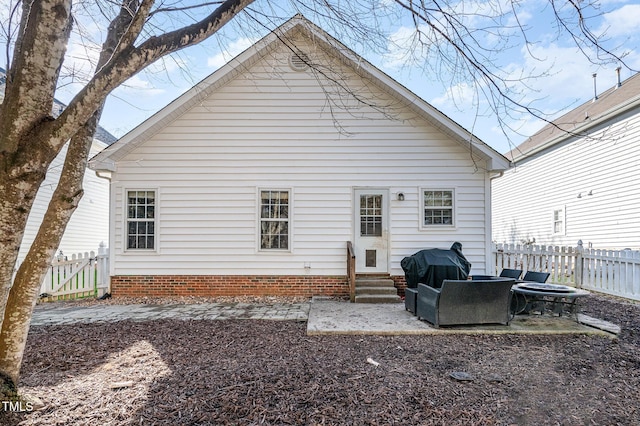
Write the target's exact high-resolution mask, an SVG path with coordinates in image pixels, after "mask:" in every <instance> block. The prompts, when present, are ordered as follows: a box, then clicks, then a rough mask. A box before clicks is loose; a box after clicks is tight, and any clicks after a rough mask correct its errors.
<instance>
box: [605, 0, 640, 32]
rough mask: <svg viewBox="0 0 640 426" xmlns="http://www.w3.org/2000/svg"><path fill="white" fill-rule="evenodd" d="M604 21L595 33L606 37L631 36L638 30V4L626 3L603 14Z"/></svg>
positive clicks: (639, 18)
mask: <svg viewBox="0 0 640 426" xmlns="http://www.w3.org/2000/svg"><path fill="white" fill-rule="evenodd" d="M603 19H604V22H603V24H602V26H601V27H600V29H599V30H598V31H597V32H596V33H597V34H604V35H605V36H606V37H632V36H634V35H636V33H637V32H638V22H639V21H640V4H627V5H624V6H622V7H621V8H619V9H616V10H614V11H612V12H609V13H605V14H604V15H603Z"/></svg>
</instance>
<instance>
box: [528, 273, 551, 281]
mask: <svg viewBox="0 0 640 426" xmlns="http://www.w3.org/2000/svg"><path fill="white" fill-rule="evenodd" d="M549 275H551V274H549V273H548V272H532V271H527V273H526V274H524V278H522V281H531V282H534V283H544V282H547V280H548V279H549Z"/></svg>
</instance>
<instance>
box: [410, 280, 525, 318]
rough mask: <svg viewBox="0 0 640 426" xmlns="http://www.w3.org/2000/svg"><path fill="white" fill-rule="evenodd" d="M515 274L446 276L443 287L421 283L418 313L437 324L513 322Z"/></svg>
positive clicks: (419, 315)
mask: <svg viewBox="0 0 640 426" xmlns="http://www.w3.org/2000/svg"><path fill="white" fill-rule="evenodd" d="M514 283H515V280H514V279H513V278H498V279H495V278H494V279H491V280H444V281H443V282H442V287H441V288H433V287H430V286H428V285H426V284H418V300H417V303H416V315H417V316H418V319H423V320H426V321H428V322H430V323H431V324H433V325H434V326H436V327H440V326H443V325H444V326H446V325H469V324H494V323H497V324H507V325H508V324H509V321H510V320H511V313H510V305H511V286H512V285H513V284H514Z"/></svg>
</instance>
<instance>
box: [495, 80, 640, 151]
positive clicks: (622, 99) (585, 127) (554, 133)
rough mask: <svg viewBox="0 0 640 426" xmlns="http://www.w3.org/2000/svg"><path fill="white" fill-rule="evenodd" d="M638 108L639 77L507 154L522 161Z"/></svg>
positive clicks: (602, 95)
mask: <svg viewBox="0 0 640 426" xmlns="http://www.w3.org/2000/svg"><path fill="white" fill-rule="evenodd" d="M638 107H640V73H638V74H635V75H633V76H632V77H629V78H628V79H626V80H625V81H623V82H622V83H620V84H616V85H615V86H614V87H612V88H610V89H608V90H607V91H605V92H604V93H602V94H600V95H598V96H597V98H596V99H591V100H589V101H587V102H585V103H583V104H582V105H580V106H579V107H577V108H575V109H573V110H571V111H569V112H568V113H566V114H564V115H563V116H561V117H560V118H557V119H556V120H554V121H553V122H551V123H548V124H547V125H546V126H544V127H543V128H542V129H540V130H539V131H538V132H537V133H535V134H534V135H533V136H531V137H530V138H528V139H527V140H525V141H524V142H522V143H521V144H520V145H518V146H517V147H516V148H514V149H513V150H511V151H510V152H508V153H507V154H506V157H507V158H511V159H513V161H514V162H517V161H522V160H524V159H526V158H528V157H531V156H532V155H535V154H537V153H538V152H540V151H542V150H545V149H547V148H550V147H552V146H554V145H556V144H559V143H561V142H563V141H565V140H567V139H569V138H573V137H576V136H577V137H580V136H583V135H586V134H587V133H588V132H589V131H590V130H591V129H593V128H594V127H596V126H598V125H601V124H603V123H606V122H608V121H610V120H613V119H615V118H616V117H618V116H619V115H621V114H624V113H626V112H628V111H630V110H633V109H634V108H638Z"/></svg>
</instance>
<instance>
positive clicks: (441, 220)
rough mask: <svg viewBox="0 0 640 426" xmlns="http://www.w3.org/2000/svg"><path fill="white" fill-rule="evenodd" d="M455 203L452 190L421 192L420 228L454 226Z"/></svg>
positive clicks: (424, 190) (425, 190) (427, 190)
mask: <svg viewBox="0 0 640 426" xmlns="http://www.w3.org/2000/svg"><path fill="white" fill-rule="evenodd" d="M454 208H455V203H454V192H453V190H452V189H446V190H440V189H438V190H433V189H423V190H422V212H421V213H422V226H424V227H431V226H441V225H445V226H453V225H455V223H454V219H455V211H454Z"/></svg>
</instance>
